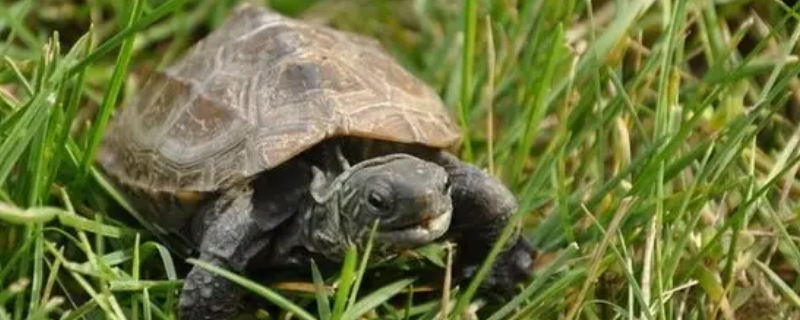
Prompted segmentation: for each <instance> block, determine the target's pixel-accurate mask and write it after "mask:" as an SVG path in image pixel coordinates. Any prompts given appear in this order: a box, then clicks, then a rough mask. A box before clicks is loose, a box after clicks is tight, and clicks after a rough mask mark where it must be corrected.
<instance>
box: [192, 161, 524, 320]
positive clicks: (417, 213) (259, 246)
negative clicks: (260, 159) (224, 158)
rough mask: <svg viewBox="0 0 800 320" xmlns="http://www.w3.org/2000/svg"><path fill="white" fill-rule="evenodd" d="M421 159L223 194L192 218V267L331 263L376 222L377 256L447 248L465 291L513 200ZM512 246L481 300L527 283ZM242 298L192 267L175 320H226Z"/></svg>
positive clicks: (318, 173)
mask: <svg viewBox="0 0 800 320" xmlns="http://www.w3.org/2000/svg"><path fill="white" fill-rule="evenodd" d="M339 158H340V159H343V157H342V156H340V157H339ZM424 158H426V159H427V160H423V159H421V158H417V157H413V156H410V155H406V154H389V155H384V156H380V157H374V158H370V159H367V160H365V161H362V162H359V163H358V164H356V165H355V166H353V167H349V166H348V165H347V164H346V162H345V163H339V164H337V165H332V164H326V166H327V168H315V169H311V168H310V167H299V168H298V167H297V166H295V167H294V168H286V169H280V168H279V169H277V170H274V172H270V173H268V174H269V175H270V176H266V177H263V178H258V179H257V180H256V181H254V182H253V183H251V184H250V185H249V186H248V187H243V188H241V189H240V190H232V191H230V192H228V193H227V194H230V195H231V196H228V197H224V196H223V197H221V198H220V200H219V201H217V202H216V203H214V204H212V205H211V206H209V208H208V209H207V210H206V212H205V213H204V214H201V215H200V216H201V218H199V219H201V221H202V223H198V224H197V225H196V226H195V230H197V235H196V236H197V237H199V238H202V241H201V246H200V248H201V255H200V259H201V260H205V261H208V262H211V263H213V264H215V265H218V266H222V267H225V268H229V269H231V270H233V271H236V272H244V271H245V269H246V268H247V267H248V266H249V265H251V264H252V263H263V261H252V260H254V257H256V255H257V254H259V253H260V252H264V251H265V250H266V252H269V253H270V254H271V255H272V256H271V257H270V259H269V260H270V262H269V263H280V262H281V261H293V262H294V263H299V264H302V263H307V260H308V259H310V258H311V255H314V256H317V257H318V256H322V257H325V258H326V259H328V260H330V261H332V262H339V261H341V258H342V255H343V252H344V249H345V248H346V247H347V246H349V245H356V246H359V247H361V246H363V244H364V243H365V242H366V240H367V236H368V235H369V231H370V229H371V227H372V226H373V224H374V222H375V221H376V219H380V220H379V224H378V234H377V235H378V241H379V242H381V243H382V244H384V246H383V247H387V246H386V245H388V247H389V248H393V249H397V248H407V247H416V246H419V245H423V244H426V243H428V242H431V241H437V240H440V239H442V238H449V239H453V240H455V241H456V242H457V244H458V249H457V256H456V269H455V274H456V277H457V278H456V279H457V280H460V281H461V282H462V283H463V282H465V281H468V280H469V279H471V277H472V276H473V275H474V273H475V272H476V271H477V268H478V267H479V266H480V264H481V263H482V262H483V259H484V258H485V257H486V255H487V254H488V252H489V251H490V250H491V247H492V245H493V244H494V242H495V240H496V239H497V237H498V236H499V233H500V231H501V230H502V229H503V227H504V226H505V225H506V223H507V222H508V220H509V218H510V217H511V215H512V214H513V212H514V211H515V210H516V206H517V203H516V199H515V197H514V196H513V194H512V193H511V192H510V191H509V190H508V189H507V188H506V187H505V186H504V185H503V184H502V183H501V182H500V181H499V180H497V179H495V178H493V177H491V176H490V175H488V174H486V173H484V172H483V171H481V170H479V169H478V168H476V167H474V166H472V165H469V164H466V163H463V162H461V161H460V160H458V159H457V158H455V157H454V156H452V155H449V154H447V153H445V152H439V153H435V154H434V155H433V156H430V155H427V156H425V157H424ZM297 163H298V164H299V163H301V161H298V162H297ZM338 166H341V168H337V167H338ZM275 182H279V183H275ZM303 186H305V187H303ZM376 198H380V199H379V200H377V201H376ZM436 217H439V219H432V218H436ZM432 220H437V221H438V223H431V222H429V221H432ZM423 221H425V223H423ZM442 224H444V225H442ZM421 226H424V227H421ZM448 227H449V228H448ZM276 228H281V229H280V230H281V231H280V232H276V230H277V229H276ZM203 230H206V231H205V232H203ZM512 240H513V241H512V242H510V245H509V246H507V247H506V248H505V249H506V250H505V251H504V252H503V253H501V255H500V256H499V257H498V259H497V260H496V262H495V264H494V266H493V268H492V270H491V272H490V274H489V276H488V278H487V279H486V280H485V281H484V282H483V285H482V289H483V290H484V291H491V292H495V293H499V294H501V295H502V296H505V297H508V296H509V295H511V294H513V293H514V291H515V286H516V284H517V283H519V282H520V281H523V280H527V279H528V278H529V277H530V274H531V266H532V262H533V259H534V258H535V252H534V251H533V250H532V248H531V246H530V245H529V244H528V242H527V241H526V240H525V239H524V238H522V237H520V236H519V235H517V236H515V238H514V239H512ZM379 247H380V246H379ZM298 252H300V253H299V256H298V254H297V253H298ZM386 253H390V252H386ZM241 293H242V289H241V288H240V287H239V286H237V285H235V284H232V283H230V282H228V281H227V280H225V279H224V278H222V277H219V276H216V275H213V274H211V273H209V272H207V271H205V270H203V269H201V268H199V267H195V268H194V269H192V271H191V272H190V273H189V275H188V276H187V278H186V283H185V285H184V289H183V292H182V294H181V301H180V309H181V310H180V312H181V319H191V320H194V319H232V318H233V317H234V316H235V315H236V313H237V311H238V306H237V303H238V301H240V297H241Z"/></svg>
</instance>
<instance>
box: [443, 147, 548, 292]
mask: <svg viewBox="0 0 800 320" xmlns="http://www.w3.org/2000/svg"><path fill="white" fill-rule="evenodd" d="M437 158H438V159H437V162H438V163H439V164H440V165H442V166H444V167H445V169H446V170H447V172H448V174H449V177H450V184H451V186H452V199H453V219H452V222H451V225H450V230H449V231H448V235H449V237H450V238H452V239H454V240H455V241H456V243H457V244H458V247H457V249H456V263H455V270H454V271H455V277H456V279H459V280H460V282H462V283H464V282H468V281H469V280H470V279H471V278H472V277H473V276H474V274H475V273H476V272H477V271H478V268H480V265H481V264H482V263H483V260H484V259H485V258H486V256H487V255H488V254H489V252H490V251H491V248H492V246H493V245H494V243H495V242H496V241H497V239H498V237H499V236H500V233H501V232H502V230H503V228H504V227H505V226H506V224H507V223H508V221H509V219H510V218H511V217H512V215H513V214H514V212H515V211H516V209H517V199H516V197H515V196H514V195H513V194H512V193H511V191H510V190H508V188H506V186H505V185H503V183H502V182H500V180H498V179H496V178H494V177H492V176H490V175H489V174H486V173H485V172H483V171H481V170H480V169H478V168H477V167H475V166H472V165H470V164H467V163H464V162H462V161H460V160H459V159H457V158H456V157H454V156H452V155H450V154H448V153H445V152H441V153H440V155H439V156H438V157H437ZM504 249H505V250H504V251H503V252H502V253H501V254H500V255H499V256H498V257H497V260H495V263H494V265H493V267H492V270H491V272H490V273H489V275H488V276H487V277H486V279H485V280H484V281H483V283H482V285H481V287H482V288H483V289H488V290H489V291H492V292H494V293H498V294H500V295H502V296H505V297H508V296H512V295H513V294H514V292H515V291H516V285H517V284H518V283H519V282H521V281H524V280H528V279H529V278H530V277H531V275H532V266H533V260H534V259H535V258H536V251H535V250H534V249H533V248H532V246H531V245H530V243H529V242H528V241H527V240H526V239H525V238H524V237H522V236H521V235H519V234H516V235H514V236H513V237H512V238H511V240H510V241H509V243H508V245H507V246H506V248H504Z"/></svg>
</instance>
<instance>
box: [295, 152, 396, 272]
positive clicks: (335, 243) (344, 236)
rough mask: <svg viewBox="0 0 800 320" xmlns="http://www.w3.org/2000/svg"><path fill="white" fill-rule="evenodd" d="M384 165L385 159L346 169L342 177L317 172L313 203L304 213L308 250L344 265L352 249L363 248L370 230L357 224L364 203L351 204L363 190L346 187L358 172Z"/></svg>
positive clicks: (305, 237)
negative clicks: (344, 260) (345, 256)
mask: <svg viewBox="0 0 800 320" xmlns="http://www.w3.org/2000/svg"><path fill="white" fill-rule="evenodd" d="M380 163H383V161H382V160H381V159H376V160H373V161H365V162H362V163H359V164H358V165H356V166H353V167H349V168H346V169H344V171H343V172H342V173H341V174H339V175H338V176H334V174H335V173H334V174H331V173H322V172H317V177H316V180H315V182H314V183H312V186H311V189H312V190H311V195H312V197H311V198H312V201H310V205H309V206H308V208H307V209H306V210H305V212H303V213H302V214H303V215H304V216H305V217H304V220H305V221H307V223H306V224H304V227H303V231H302V232H303V239H304V244H303V245H304V247H305V249H306V250H308V251H310V252H312V253H317V254H321V255H323V256H324V257H325V258H327V259H329V260H332V261H341V260H343V259H344V255H345V252H346V251H347V249H348V248H349V247H351V246H355V247H356V248H358V249H362V248H363V246H364V244H365V243H366V239H367V237H368V236H369V231H370V226H362V225H360V224H359V222H358V221H357V216H356V215H357V212H358V211H359V210H358V209H359V208H358V207H359V205H360V202H359V201H348V200H349V199H351V198H352V197H356V196H358V192H359V190H357V189H348V188H345V183H346V182H347V180H348V179H349V178H350V177H351V176H352V175H353V173H354V172H355V171H357V170H360V169H362V168H364V167H366V166H371V165H376V164H380Z"/></svg>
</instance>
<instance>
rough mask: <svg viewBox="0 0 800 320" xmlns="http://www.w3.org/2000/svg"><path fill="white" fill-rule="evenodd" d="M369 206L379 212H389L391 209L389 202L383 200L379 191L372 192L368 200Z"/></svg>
mask: <svg viewBox="0 0 800 320" xmlns="http://www.w3.org/2000/svg"><path fill="white" fill-rule="evenodd" d="M367 201H368V202H369V205H370V206H372V207H373V208H375V209H378V210H387V209H389V202H388V201H386V199H384V198H383V195H381V194H380V193H379V192H377V191H372V192H370V193H369V197H368V198H367Z"/></svg>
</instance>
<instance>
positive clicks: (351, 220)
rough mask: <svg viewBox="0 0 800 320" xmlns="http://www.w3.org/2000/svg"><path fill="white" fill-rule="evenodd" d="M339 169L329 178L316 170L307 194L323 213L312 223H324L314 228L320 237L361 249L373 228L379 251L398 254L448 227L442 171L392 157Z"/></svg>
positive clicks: (445, 180) (446, 184)
mask: <svg viewBox="0 0 800 320" xmlns="http://www.w3.org/2000/svg"><path fill="white" fill-rule="evenodd" d="M343 168H344V170H343V172H342V173H340V174H338V175H336V176H332V177H326V176H325V174H324V173H322V171H321V170H318V169H315V177H314V183H312V188H311V193H312V196H313V197H314V199H315V201H316V202H317V203H319V204H323V206H324V207H325V208H326V209H327V210H324V211H326V212H324V213H321V214H318V216H317V217H314V219H313V220H316V221H318V222H323V223H322V224H320V225H318V226H317V227H314V228H315V232H316V233H317V234H320V236H324V237H326V238H332V239H339V240H344V241H346V242H349V243H351V244H355V245H359V246H360V245H362V244H364V243H366V240H367V239H368V237H369V235H370V232H371V230H372V227H373V226H374V225H375V224H376V223H377V231H376V239H375V240H376V241H377V242H379V243H380V244H381V246H382V247H388V248H393V249H402V248H413V247H418V246H420V245H424V244H427V243H429V242H431V241H433V240H435V239H437V238H439V237H441V236H442V235H443V234H444V233H445V232H446V231H447V229H448V227H449V226H450V219H451V215H452V212H453V204H452V200H451V197H450V192H451V191H450V185H449V179H448V175H447V172H446V171H445V170H444V168H442V167H441V166H439V165H437V164H435V163H432V162H428V161H424V160H422V159H419V158H416V157H413V156H410V155H407V154H391V155H387V156H383V157H377V158H372V159H369V160H366V161H363V162H360V163H358V164H356V165H354V166H352V167H350V166H348V165H344V166H343ZM321 215H324V217H321ZM322 225H326V227H322ZM322 230H326V231H323V232H320V231H322ZM321 233H328V235H324V234H321ZM332 233H338V234H339V236H333V235H332ZM342 236H344V237H342Z"/></svg>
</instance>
